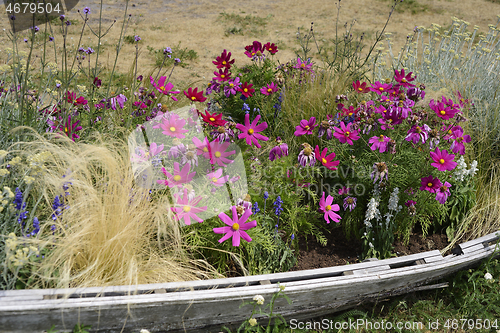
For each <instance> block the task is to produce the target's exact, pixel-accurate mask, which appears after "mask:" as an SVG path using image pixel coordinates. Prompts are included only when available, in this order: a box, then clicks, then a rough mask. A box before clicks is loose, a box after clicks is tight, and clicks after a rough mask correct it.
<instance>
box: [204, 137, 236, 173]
mask: <svg viewBox="0 0 500 333" xmlns="http://www.w3.org/2000/svg"><path fill="white" fill-rule="evenodd" d="M230 144H231V143H230V142H222V143H220V142H219V139H215V140H214V141H212V142H210V145H209V146H208V153H209V156H210V163H211V164H215V163H217V165H218V166H221V167H225V166H226V164H231V163H233V162H234V161H233V160H230V159H228V158H227V157H228V156H231V155H233V154H234V153H236V150H232V151H226V149H227V148H229V145H230ZM224 163H226V164H224Z"/></svg>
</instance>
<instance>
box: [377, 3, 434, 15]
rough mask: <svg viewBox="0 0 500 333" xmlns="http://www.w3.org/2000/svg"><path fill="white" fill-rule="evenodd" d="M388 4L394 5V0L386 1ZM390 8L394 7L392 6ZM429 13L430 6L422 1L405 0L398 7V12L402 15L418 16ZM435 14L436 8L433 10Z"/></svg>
mask: <svg viewBox="0 0 500 333" xmlns="http://www.w3.org/2000/svg"><path fill="white" fill-rule="evenodd" d="M384 1H386V2H391V3H393V2H394V1H393V0H384ZM389 6H392V4H390V5H389ZM428 11H429V6H428V5H427V4H422V3H421V0H404V1H401V4H399V5H398V6H397V7H396V12H398V13H400V14H402V13H407V14H408V13H409V14H411V15H416V14H420V13H426V12H428ZM433 12H435V8H433Z"/></svg>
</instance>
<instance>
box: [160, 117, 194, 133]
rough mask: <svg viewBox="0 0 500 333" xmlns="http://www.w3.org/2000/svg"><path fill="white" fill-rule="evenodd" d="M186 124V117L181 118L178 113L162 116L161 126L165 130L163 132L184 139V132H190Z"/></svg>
mask: <svg viewBox="0 0 500 333" xmlns="http://www.w3.org/2000/svg"><path fill="white" fill-rule="evenodd" d="M185 124H186V120H185V119H180V118H179V115H178V114H175V113H171V114H170V117H168V118H166V117H163V118H162V123H161V124H160V128H161V129H162V130H163V132H162V133H163V134H165V135H168V136H171V137H174V138H178V139H184V138H185V136H184V134H183V133H187V132H189V131H188V130H187V129H184V128H183V127H184V125H185Z"/></svg>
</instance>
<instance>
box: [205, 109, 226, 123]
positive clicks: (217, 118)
mask: <svg viewBox="0 0 500 333" xmlns="http://www.w3.org/2000/svg"><path fill="white" fill-rule="evenodd" d="M200 115H201V117H202V118H203V121H204V122H206V123H208V124H210V125H212V126H224V125H225V124H226V123H227V121H225V120H223V119H222V113H220V114H215V112H214V113H213V114H210V113H209V112H208V111H207V110H205V114H203V113H200Z"/></svg>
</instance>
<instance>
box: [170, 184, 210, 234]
mask: <svg viewBox="0 0 500 333" xmlns="http://www.w3.org/2000/svg"><path fill="white" fill-rule="evenodd" d="M174 197H175V199H176V202H175V206H174V207H170V209H171V210H172V211H173V212H174V213H175V219H176V220H177V221H180V220H181V219H184V223H185V224H186V225H190V224H191V218H192V219H194V220H195V221H196V222H199V223H201V222H203V220H202V219H201V218H199V217H198V216H197V215H196V214H197V213H202V212H204V211H206V210H207V206H203V207H196V206H197V205H198V203H200V200H201V199H202V197H201V196H199V197H194V198H190V197H189V195H188V190H187V188H184V196H183V197H182V198H181V196H180V194H174Z"/></svg>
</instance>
